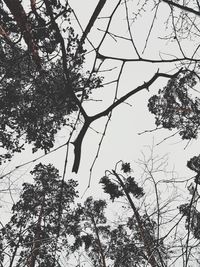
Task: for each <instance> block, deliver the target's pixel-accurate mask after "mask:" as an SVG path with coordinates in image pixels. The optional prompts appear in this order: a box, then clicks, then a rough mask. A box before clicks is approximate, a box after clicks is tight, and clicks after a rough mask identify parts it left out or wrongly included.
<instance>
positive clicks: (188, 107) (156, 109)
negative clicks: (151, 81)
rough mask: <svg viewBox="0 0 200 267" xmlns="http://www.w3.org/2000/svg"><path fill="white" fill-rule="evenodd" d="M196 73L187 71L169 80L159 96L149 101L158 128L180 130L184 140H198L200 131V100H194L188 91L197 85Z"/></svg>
mask: <svg viewBox="0 0 200 267" xmlns="http://www.w3.org/2000/svg"><path fill="white" fill-rule="evenodd" d="M196 83H197V81H196V76H195V73H194V72H191V71H185V72H183V74H180V75H179V76H178V77H177V78H174V79H171V80H169V82H168V84H167V86H165V87H164V88H163V89H160V90H159V92H158V95H154V96H152V97H151V98H150V99H149V103H148V107H149V111H150V112H151V113H153V114H154V115H155V119H156V122H155V123H156V126H160V125H161V126H163V128H167V129H169V130H172V129H174V128H176V129H178V131H179V134H180V136H181V137H182V139H192V138H197V136H198V132H199V129H200V121H199V113H200V100H199V98H197V97H196V98H195V99H194V100H193V99H192V96H191V94H189V92H188V90H189V89H190V88H194V87H195V85H196Z"/></svg>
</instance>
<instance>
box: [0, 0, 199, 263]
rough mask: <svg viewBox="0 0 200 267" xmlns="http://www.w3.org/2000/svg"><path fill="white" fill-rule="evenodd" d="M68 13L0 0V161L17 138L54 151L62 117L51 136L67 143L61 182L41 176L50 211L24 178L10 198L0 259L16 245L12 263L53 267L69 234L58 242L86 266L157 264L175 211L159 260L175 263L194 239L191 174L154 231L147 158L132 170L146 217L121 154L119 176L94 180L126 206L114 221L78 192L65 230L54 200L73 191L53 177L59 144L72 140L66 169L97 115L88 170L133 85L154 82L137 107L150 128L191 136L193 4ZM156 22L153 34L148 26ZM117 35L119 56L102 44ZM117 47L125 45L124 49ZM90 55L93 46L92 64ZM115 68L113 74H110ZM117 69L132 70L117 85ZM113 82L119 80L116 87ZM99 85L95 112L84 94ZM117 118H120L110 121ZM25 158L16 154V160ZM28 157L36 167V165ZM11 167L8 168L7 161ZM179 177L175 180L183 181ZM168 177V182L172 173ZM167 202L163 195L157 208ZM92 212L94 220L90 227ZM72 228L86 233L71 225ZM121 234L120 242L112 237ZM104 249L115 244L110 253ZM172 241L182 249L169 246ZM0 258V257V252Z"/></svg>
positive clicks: (118, 5) (19, 146)
mask: <svg viewBox="0 0 200 267" xmlns="http://www.w3.org/2000/svg"><path fill="white" fill-rule="evenodd" d="M163 10H164V13H163ZM75 11H76V10H75V8H73V4H71V5H70V1H64V0H56V1H55V0H51V1H47V0H42V1H35V0H30V1H19V0H12V1H11V0H2V1H0V16H1V24H0V58H1V59H0V127H1V128H0V143H1V148H2V150H1V156H0V161H1V162H0V163H2V161H6V160H7V159H8V160H10V159H11V157H12V156H13V155H14V153H16V152H21V151H22V150H23V149H24V148H25V144H26V143H28V144H30V145H32V146H33V152H36V151H37V150H38V149H42V150H44V154H45V155H46V154H48V153H50V152H52V151H54V150H56V149H59V148H60V147H57V148H56V147H54V145H55V140H56V134H57V132H58V131H59V130H60V129H62V128H63V127H64V126H66V127H68V128H69V129H70V134H69V136H66V140H65V143H64V144H63V145H67V150H66V158H65V162H64V171H63V175H62V181H59V183H58V184H59V190H58V192H57V193H56V194H55V195H54V193H55V192H54V191H53V189H52V188H54V185H53V183H52V184H51V187H52V188H49V189H48V190H49V191H48V194H49V196H51V197H53V198H54V197H55V198H57V202H56V204H55V209H54V203H53V207H52V206H51V205H50V204H52V203H48V205H47V206H45V199H43V197H44V196H45V195H46V192H44V190H43V191H41V192H42V195H43V196H40V191H38V190H39V189H38V188H37V187H36V188H35V187H34V185H28V184H25V185H24V188H23V190H24V191H23V193H22V196H21V202H20V201H19V202H18V203H17V204H16V205H15V206H14V207H13V212H14V215H13V216H12V218H11V221H10V222H9V223H8V225H7V226H6V227H7V229H6V228H4V227H3V228H2V234H1V239H3V242H1V246H0V250H1V251H2V256H1V257H3V256H4V257H7V256H8V257H10V266H12V264H15V263H16V259H17V257H18V255H17V251H20V252H22V254H21V255H20V256H19V260H18V264H19V265H20V264H21V262H23V263H24V262H26V261H25V260H27V258H28V262H27V264H28V265H30V266H34V265H35V264H36V261H38V262H37V264H38V265H41V264H44V265H45V264H47V261H48V260H49V262H48V264H49V265H52V266H53V264H54V265H55V261H56V264H57V265H58V266H59V264H60V263H59V262H58V261H57V254H56V253H57V251H59V249H60V243H59V242H64V240H65V241H66V240H67V238H66V236H65V235H67V234H69V235H72V236H73V238H74V239H75V244H74V245H73V246H72V247H70V248H68V251H70V252H71V251H73V252H78V251H79V250H81V249H83V250H84V249H85V254H87V255H89V257H90V258H91V261H92V262H93V264H94V265H99V266H102V265H103V266H104V267H105V266H107V265H108V264H110V262H111V263H112V264H114V265H115V266H120V265H121V266H122V265H123V266H125V264H129V266H130V264H132V265H133V266H134V265H136V266H137V265H143V264H146V265H147V264H149V265H151V266H167V264H168V262H169V256H168V255H169V254H170V252H171V250H172V248H175V245H174V244H175V243H176V245H177V243H178V242H177V235H176V233H174V231H175V229H178V227H179V225H180V224H179V220H180V222H182V219H183V218H186V231H187V234H186V235H185V237H183V236H182V233H183V235H184V234H185V231H184V230H185V229H184V230H183V231H180V232H178V233H179V235H180V240H179V241H180V245H179V246H178V249H177V250H178V252H177V253H174V254H175V256H174V258H175V259H174V261H172V263H170V264H172V265H173V264H174V262H176V261H177V259H178V258H179V257H182V258H183V265H184V267H188V266H189V264H190V262H191V255H192V252H193V250H194V247H195V246H197V247H198V244H197V243H194V244H192V243H191V242H190V241H191V239H192V240H198V238H199V234H198V226H199V222H198V221H199V211H198V208H197V202H198V172H199V171H197V176H196V178H195V180H194V184H191V186H190V187H189V188H188V189H189V193H190V194H191V195H192V199H191V201H190V202H189V203H188V201H185V200H184V202H183V203H186V204H183V203H181V204H180V203H179V204H180V205H179V210H180V214H178V215H177V214H176V215H175V218H177V217H178V216H179V217H178V218H179V219H178V221H176V222H175V223H174V225H173V226H171V227H170V228H169V230H167V233H166V232H165V233H164V234H163V233H162V235H161V233H160V229H161V228H162V226H163V225H165V224H166V220H167V219H166V218H168V216H169V211H165V212H164V213H162V212H161V211H162V209H161V203H162V202H161V200H160V198H159V194H158V193H159V190H158V183H159V182H158V181H157V182H156V181H155V179H154V176H153V175H152V170H151V168H150V169H149V168H148V166H145V168H144V171H145V173H146V174H148V178H146V181H147V180H151V182H152V183H153V186H154V189H155V192H154V199H155V203H156V211H154V212H153V214H154V215H155V216H153V215H152V216H151V214H150V212H148V211H146V209H145V207H143V209H140V208H139V207H140V206H139V204H138V205H137V199H138V198H141V199H143V200H144V203H146V201H145V200H146V198H147V194H145V190H144V189H143V187H140V186H138V184H137V183H136V181H135V178H134V177H133V176H132V175H131V174H129V172H130V165H129V164H128V163H123V164H122V172H124V173H123V174H121V173H119V172H118V171H117V170H116V169H114V170H111V171H110V172H109V175H105V176H104V177H103V178H102V179H101V183H102V184H103V187H104V191H105V193H107V194H109V195H110V198H111V200H112V201H114V202H116V199H117V198H125V199H126V203H128V204H129V205H130V207H131V212H132V216H131V217H130V218H126V223H125V225H123V226H122V225H117V227H109V225H108V224H107V222H106V215H105V212H104V211H105V210H106V203H107V202H106V201H103V200H99V201H97V200H93V199H92V198H88V199H87V200H86V202H85V206H81V205H80V206H79V207H78V208H77V209H76V211H74V212H72V208H71V207H70V208H69V209H67V211H68V215H69V214H71V215H70V216H71V217H70V220H72V221H73V226H74V227H75V229H74V228H73V227H72V226H70V230H69V233H68V232H66V231H65V230H66V229H68V228H67V227H68V217H66V218H65V213H63V212H64V211H65V209H66V207H65V206H63V205H64V203H63V201H64V200H65V197H67V196H68V197H69V196H73V197H75V195H76V194H75V193H74V192H73V193H72V192H71V193H69V192H68V195H67V196H65V185H66V184H67V183H65V181H64V179H65V174H66V167H67V165H68V157H69V155H70V154H69V149H70V148H71V145H73V146H74V162H73V167H72V171H73V172H75V173H77V172H78V171H79V165H80V162H81V151H82V146H83V145H84V146H85V147H87V144H83V141H84V139H85V136H86V134H88V131H89V129H91V127H92V126H93V125H94V122H96V121H98V120H99V119H101V118H103V117H106V123H105V126H104V129H103V131H102V136H101V138H100V141H99V146H98V149H97V153H96V156H95V157H94V161H93V162H92V164H91V168H90V178H91V177H92V170H93V167H94V165H95V163H96V160H97V158H98V156H99V153H100V148H101V145H102V143H103V139H104V137H105V135H106V131H107V128H108V124H109V122H110V119H111V116H112V113H113V111H114V110H117V108H118V107H119V106H120V105H122V104H123V103H126V104H129V103H127V101H129V100H130V98H131V97H133V96H135V95H136V94H137V95H138V94H139V92H141V91H143V90H146V91H147V92H149V91H150V89H151V88H155V87H156V88H158V87H160V89H159V91H158V93H157V92H155V94H154V95H153V96H151V95H150V96H151V97H150V99H149V102H148V107H149V111H150V112H151V113H153V114H154V116H155V123H156V130H157V129H158V128H159V129H161V128H165V129H169V130H173V129H177V132H178V133H179V134H180V136H181V138H182V139H186V140H188V142H189V141H190V140H192V139H197V137H198V133H199V110H200V108H199V97H198V93H199V92H198V85H199V77H200V76H199V55H198V52H199V40H198V39H199V29H198V25H199V14H200V12H199V3H198V1H192V0H191V1H168V0H156V1H146V0H144V1H143V0H142V1H138V2H135V1H121V0H118V1H117V0H116V1H111V2H109V3H108V1H107V2H106V1H104V0H99V1H96V3H95V7H94V9H93V11H92V14H91V16H88V13H87V14H85V17H86V18H87V23H86V24H87V25H86V27H85V29H83V27H82V21H80V20H79V17H78V16H77V15H76V12H75ZM84 12H85V11H84ZM157 18H158V20H157ZM99 21H100V22H102V21H104V22H105V23H104V24H102V25H103V26H102V25H101V26H100V27H99V24H98V23H99ZM149 21H151V22H150V23H149ZM77 25H78V27H77ZM138 25H139V26H138ZM141 25H142V30H141ZM161 27H162V28H161ZM138 29H139V30H138ZM160 29H161V32H162V36H160V34H159V31H160ZM94 32H95V33H97V32H98V34H96V35H95V37H93V33H94ZM155 32H156V34H155ZM163 32H164V34H163ZM154 37H155V39H154ZM108 39H109V40H108ZM124 42H126V46H122V47H123V50H124V51H123V52H124V53H123V54H120V50H121V49H117V46H115V45H114V44H115V43H116V44H117V45H119V47H120V46H121V44H123V43H124ZM163 43H164V44H166V43H167V46H163ZM109 46H110V47H112V51H109V49H108V48H109ZM128 46H129V47H130V49H128V48H127V47H128ZM124 47H125V48H124ZM168 48H169V49H168ZM125 50H126V51H125ZM126 52H127V53H126ZM91 54H92V55H93V58H92V61H93V62H92V64H91V58H90V55H91ZM127 54H128V56H127ZM88 63H89V64H88ZM141 64H142V66H147V67H148V71H147V73H146V71H145V67H144V68H143V69H142V71H141V74H142V75H141V76H142V78H141V79H140V80H137V78H138V77H137V76H139V75H137V74H138V72H137V70H138V68H139V66H140V65H141ZM152 65H153V67H152ZM88 66H89V67H88ZM116 66H117V70H118V73H117V74H115V73H114V70H116ZM149 66H151V67H149ZM128 68H129V69H131V71H132V77H133V80H132V84H131V87H129V86H128V85H127V84H125V83H121V82H122V81H123V80H126V75H125V74H126V70H127V69H128ZM87 69H89V71H87ZM102 73H103V75H102ZM110 73H111V74H112V75H111V76H110ZM110 77H111V78H110ZM132 77H131V78H132ZM160 78H163V79H162V80H163V83H164V84H163V85H159V86H158V84H157V80H159V79H160ZM166 83H167V84H166ZM124 87H127V88H125V89H127V91H126V92H125V89H124ZM100 88H101V89H102V96H101V98H102V99H97V100H104V101H107V102H106V106H103V108H101V109H100V111H99V109H98V108H99V106H98V104H97V102H99V101H96V99H95V98H93V97H94V95H95V93H94V91H95V90H94V89H98V90H99V91H100ZM106 88H109V89H111V90H112V97H110V95H111V93H110V91H111V90H107V91H106V90H105V89H106ZM107 92H108V93H107ZM89 100H90V101H95V102H94V103H96V104H95V105H96V106H95V107H97V106H98V107H97V110H98V111H97V112H96V113H94V112H93V111H92V110H91V109H90V106H89V105H88V102H87V101H89ZM142 101H143V100H142ZM71 116H75V120H73V121H71ZM130 123H131V121H130V120H128V124H130ZM119 127H121V124H120V123H119ZM92 129H93V128H92ZM93 130H95V129H93ZM145 130H146V129H145ZM152 131H154V130H152ZM164 140H165V139H164ZM63 145H62V146H63ZM45 155H44V156H45ZM36 160H37V159H34V160H33V161H36ZM198 161H199V159H198V157H195V158H193V159H192V160H191V161H190V162H189V163H188V164H189V165H188V166H190V168H191V169H192V170H195V171H196V170H198ZM29 162H32V161H29ZM29 162H28V163H29ZM25 164H26V163H23V164H22V166H24V165H25ZM38 166H39V165H37V166H36V169H37V168H39V167H38ZM42 166H43V165H42ZM19 167H20V166H16V169H18V168H19ZM40 167H41V166H40ZM43 167H44V166H43ZM43 167H41V168H43ZM45 168H47V169H48V168H50V169H51V170H52V173H54V174H55V176H56V171H55V169H54V167H53V166H51V167H50V166H49V167H44V169H45ZM45 171H46V169H45V170H43V169H42V170H38V172H39V174H41V173H43V172H45ZM9 173H12V171H10V172H9ZM33 174H34V173H33ZM126 174H127V176H126ZM48 175H49V174H48ZM50 176H51V175H50ZM3 177H4V176H2V177H1V178H3ZM56 177H57V176H56ZM111 177H112V179H111ZM188 181H189V180H188V179H187V180H186V183H187V182H188ZM73 183H74V182H72V184H73ZM167 183H170V182H169V181H168V182H167ZM181 183H182V181H181ZM172 184H173V185H174V186H175V181H173V183H172ZM89 186H90V183H89V184H88V187H89ZM29 187H30V188H33V189H31V190H32V191H33V192H32V193H34V192H35V194H37V195H38V196H39V198H38V196H37V198H36V196H35V195H34V196H33V198H32V199H33V200H34V201H35V202H34V203H35V204H34V203H33V205H36V206H37V205H38V206H37V209H36V211H35V214H34V215H32V213H31V212H32V211H34V207H31V208H30V210H26V209H25V207H26V206H27V205H28V204H29V202H30V195H28V196H27V195H26V193H25V192H28V191H27V190H29V189H30V188H29ZM72 187H73V186H72ZM74 187H75V184H74ZM57 188H58V187H57ZM177 188H178V187H177ZM51 189H52V192H51ZM34 190H35V191H34ZM162 192H164V191H162ZM23 194H24V195H23ZM51 194H53V195H51ZM73 197H72V198H73ZM32 199H31V200H32ZM23 201H24V202H23ZM138 201H139V200H138ZM72 202H73V201H72ZM160 202H161V203H160ZM30 203H32V202H30ZM168 204H169V203H166V205H167V206H169V205H168ZM28 207H29V206H28ZM50 207H51V209H50ZM163 208H164V206H163ZM48 209H50V210H51V212H53V214H54V213H55V214H56V219H55V218H53V223H54V224H55V225H53V226H52V225H50V226H49V227H50V230H49V231H50V234H51V235H50V237H49V238H51V239H52V238H53V239H54V238H55V239H56V242H52V243H51V244H50V250H48V251H45V253H46V254H47V255H49V258H48V259H47V258H43V256H44V253H43V252H42V250H41V245H40V242H39V241H40V239H39V241H38V233H39V232H41V231H42V230H43V232H42V234H43V235H44V237H46V236H45V235H46V228H45V227H46V226H45V227H43V228H41V226H44V225H42V222H43V221H42V220H44V216H43V215H45V212H47V210H48ZM17 212H19V215H17ZM26 212H27V213H26ZM49 212H50V211H49ZM70 212H72V213H70ZM75 215H76V217H77V219H76V220H75ZM31 216H35V217H34V218H35V224H34V225H32V224H31V222H30V219H31V218H32V217H31ZM45 216H46V215H45ZM176 216H177V217H176ZM50 219H51V218H50ZM64 219H66V222H65V220H64ZM170 219H172V218H171V217H170ZM79 220H80V221H79ZM98 221H99V222H100V223H99V224H97V222H98ZM127 221H128V222H127ZM163 221H165V223H163ZM16 225H17V226H19V227H17V226H16ZM29 226H30V227H29ZM27 227H28V228H27ZM51 227H52V228H51ZM65 228H66V229H65ZM5 229H6V230H5ZM63 229H65V230H63ZM83 229H84V231H86V233H83V231H82V230H83ZM166 229H167V227H166ZM166 229H165V231H166ZM24 231H25V232H24ZM130 232H131V234H132V235H131V234H130ZM172 233H174V239H173V240H175V241H173V242H174V244H169V243H168V244H167V246H166V243H167V241H165V240H166V239H167V238H168V236H172ZM26 234H27V235H26ZM11 235H14V236H15V237H16V239H17V240H19V243H16V241H14V243H13V240H12V237H11ZM78 235H80V236H78ZM91 235H92V236H91ZM130 236H131V238H130ZM191 236H192V238H191ZM23 238H27V239H28V241H27V242H25V241H23V242H22V241H21V239H22V240H24V239H23ZM190 238H191V239H190ZM29 240H31V241H30V242H31V243H29ZM60 240H61V241H60ZM122 240H123V243H124V244H125V247H123V245H122ZM58 241H59V242H58ZM135 241H137V243H136V242H135ZM4 242H7V244H8V250H9V249H10V251H9V252H8V254H7V256H6V254H5V253H7V252H5V246H4ZM66 242H67V241H66ZM196 242H198V241H196ZM109 243H110V244H111V246H110V248H109V252H107V251H106V248H105V247H106V246H107V245H108V244H109ZM27 244H28V245H27ZM30 244H31V245H30ZM84 244H85V247H84ZM152 244H153V246H152ZM29 245H30V246H29ZM67 245H68V243H66V246H67ZM116 246H117V247H118V248H120V249H118V250H116V248H115V247H116ZM48 248H49V247H48ZM31 249H32V251H31ZM45 249H47V247H45ZM170 249H171V250H170ZM174 250H175V249H174ZM180 250H182V252H181V253H182V254H181V253H179V252H180ZM127 251H128V252H129V253H128V254H127ZM166 251H167V252H166ZM48 252H49V254H48ZM23 253H24V254H23ZM178 253H179V254H178ZM166 255H167V256H166ZM192 256H193V255H192ZM133 257H134V260H133ZM195 257H196V255H195ZM3 260H4V259H3V258H2V259H1V261H3ZM43 261H44V262H43ZM196 261H197V260H196ZM14 262H15V263H14Z"/></svg>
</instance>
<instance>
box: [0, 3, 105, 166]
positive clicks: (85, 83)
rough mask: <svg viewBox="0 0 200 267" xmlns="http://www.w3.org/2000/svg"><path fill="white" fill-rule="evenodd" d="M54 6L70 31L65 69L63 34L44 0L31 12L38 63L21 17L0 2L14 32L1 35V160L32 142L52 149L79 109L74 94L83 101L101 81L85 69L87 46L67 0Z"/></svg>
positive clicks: (4, 21) (0, 13)
mask: <svg viewBox="0 0 200 267" xmlns="http://www.w3.org/2000/svg"><path fill="white" fill-rule="evenodd" d="M33 2H34V1H33ZM51 8H52V10H53V13H54V15H55V16H56V18H58V17H59V19H60V20H65V21H66V23H65V28H61V32H62V33H63V35H64V36H65V35H66V36H67V41H66V44H65V49H66V57H67V58H65V60H66V62H67V70H64V69H63V63H62V62H63V58H61V48H60V45H59V38H58V36H57V34H56V32H55V29H54V28H53V26H52V23H53V22H52V21H51V20H50V15H49V14H48V12H47V10H46V8H45V4H44V3H43V1H42V2H41V3H40V5H39V6H38V5H37V6H32V7H31V10H30V12H29V13H28V14H26V15H27V21H28V23H29V27H30V29H31V36H29V37H30V38H31V41H32V42H34V43H35V44H36V46H37V53H38V55H39V56H40V64H41V68H39V69H38V65H37V64H36V62H35V60H34V55H33V51H30V49H31V48H30V47H28V50H27V49H26V47H25V46H24V42H23V39H22V38H21V37H22V32H21V28H20V27H19V25H20V19H19V20H16V21H17V22H16V21H14V20H13V18H12V16H13V14H10V13H9V12H8V11H7V10H6V9H5V6H4V5H3V4H2V3H1V5H0V18H1V21H2V24H1V26H2V27H3V30H4V31H5V33H6V32H9V35H4V36H3V38H0V79H1V80H0V146H1V147H2V148H3V149H5V153H4V154H3V153H2V155H1V156H0V163H1V161H2V160H6V159H10V158H11V157H12V155H13V153H15V152H21V151H22V150H23V149H24V145H25V143H31V144H32V145H33V152H35V151H37V150H38V149H43V150H44V151H45V153H46V152H48V151H49V150H50V149H51V148H52V147H53V145H54V141H55V135H56V133H57V131H58V130H60V129H61V127H62V126H65V125H68V115H70V114H71V113H72V112H76V111H77V110H78V106H77V103H76V101H75V95H76V96H77V97H81V98H82V101H84V100H85V99H87V98H88V97H89V94H90V92H91V90H92V89H94V88H97V87H99V86H100V84H101V79H100V78H98V77H97V76H95V75H89V73H84V72H83V71H82V67H83V64H84V53H85V51H84V50H83V49H82V48H81V47H80V46H79V38H78V36H77V35H76V34H75V32H74V29H73V28H72V27H71V25H70V14H71V10H70V8H69V7H68V5H67V3H66V4H65V5H63V4H61V3H60V1H55V2H54V1H52V3H51ZM16 10H17V6H16ZM16 10H15V11H16ZM24 12H25V11H24ZM15 19H16V18H15ZM24 38H25V37H24ZM25 41H26V40H25ZM66 77H67V79H66ZM72 92H73V93H74V95H72Z"/></svg>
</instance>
